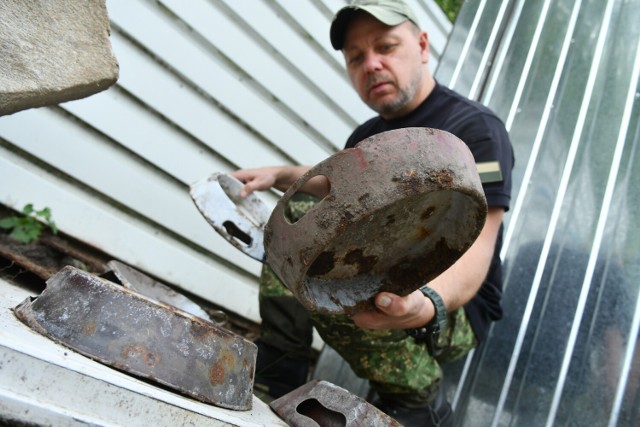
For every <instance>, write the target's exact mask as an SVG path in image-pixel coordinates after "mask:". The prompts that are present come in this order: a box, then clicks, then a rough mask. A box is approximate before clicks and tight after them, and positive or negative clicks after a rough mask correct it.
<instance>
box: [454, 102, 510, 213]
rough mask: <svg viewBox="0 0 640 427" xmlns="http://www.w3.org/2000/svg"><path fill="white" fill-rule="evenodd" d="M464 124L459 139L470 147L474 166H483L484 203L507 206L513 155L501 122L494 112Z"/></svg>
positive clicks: (490, 205) (507, 135)
mask: <svg viewBox="0 0 640 427" xmlns="http://www.w3.org/2000/svg"><path fill="white" fill-rule="evenodd" d="M465 128H466V129H465V132H463V133H462V135H461V139H462V140H463V141H464V142H465V143H466V144H467V146H468V147H469V149H470V150H471V153H472V154H473V157H474V158H475V161H476V165H478V168H479V169H480V170H481V171H483V170H484V172H483V173H481V178H483V184H482V187H483V189H484V192H485V196H486V198H487V204H488V205H489V207H502V208H504V209H505V211H507V210H509V206H510V203H511V172H512V170H513V164H514V156H513V148H512V146H511V141H510V139H509V134H508V133H507V130H506V128H505V127H504V124H503V123H502V122H501V121H500V119H498V118H497V117H495V116H492V115H489V114H481V115H478V116H476V117H475V118H473V119H472V120H469V122H468V125H467V126H465ZM496 162H497V163H496ZM483 175H484V176H483ZM485 181H487V182H485Z"/></svg>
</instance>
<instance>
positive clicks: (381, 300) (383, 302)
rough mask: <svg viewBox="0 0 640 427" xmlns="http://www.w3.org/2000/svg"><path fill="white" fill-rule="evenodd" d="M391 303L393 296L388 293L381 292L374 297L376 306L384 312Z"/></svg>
mask: <svg viewBox="0 0 640 427" xmlns="http://www.w3.org/2000/svg"><path fill="white" fill-rule="evenodd" d="M391 303H393V298H391V297H390V296H389V295H388V294H385V293H381V294H380V295H378V296H377V297H376V306H377V307H378V308H379V309H380V310H382V311H385V312H386V311H387V310H388V309H389V307H391Z"/></svg>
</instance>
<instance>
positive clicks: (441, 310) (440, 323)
mask: <svg viewBox="0 0 640 427" xmlns="http://www.w3.org/2000/svg"><path fill="white" fill-rule="evenodd" d="M420 292H422V293H423V294H424V296H425V297H427V298H429V299H430V300H431V302H432V303H433V307H434V309H435V315H434V316H433V319H431V321H430V322H429V323H427V324H426V325H424V326H422V327H421V328H413V329H407V334H408V335H409V336H411V337H413V339H414V341H415V342H416V343H418V344H426V345H427V349H428V350H429V353H431V354H432V355H433V356H439V355H440V354H441V353H442V348H441V347H440V346H439V345H438V338H440V333H441V332H442V331H444V328H445V327H446V326H447V308H446V307H445V305H444V301H443V300H442V297H441V296H440V295H439V294H438V293H437V292H436V291H435V289H433V288H430V287H429V286H427V285H425V286H423V287H421V288H420Z"/></svg>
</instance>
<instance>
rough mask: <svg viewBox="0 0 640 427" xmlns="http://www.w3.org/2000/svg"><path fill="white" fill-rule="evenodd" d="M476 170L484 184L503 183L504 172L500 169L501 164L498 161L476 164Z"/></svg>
mask: <svg viewBox="0 0 640 427" xmlns="http://www.w3.org/2000/svg"><path fill="white" fill-rule="evenodd" d="M476 168H477V169H478V174H479V175H480V182H482V183H483V184H488V183H490V182H500V181H502V170H501V169H500V162H498V161H497V160H494V161H492V162H480V163H476Z"/></svg>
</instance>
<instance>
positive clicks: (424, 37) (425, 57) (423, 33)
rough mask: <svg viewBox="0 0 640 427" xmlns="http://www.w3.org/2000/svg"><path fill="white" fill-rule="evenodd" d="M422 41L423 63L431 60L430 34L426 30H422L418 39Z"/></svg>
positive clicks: (421, 53) (421, 54)
mask: <svg viewBox="0 0 640 427" xmlns="http://www.w3.org/2000/svg"><path fill="white" fill-rule="evenodd" d="M418 42H419V43H420V56H421V57H422V63H423V64H426V63H428V62H429V53H430V51H429V35H428V34H427V32H426V31H421V32H420V38H419V40H418Z"/></svg>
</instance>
